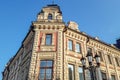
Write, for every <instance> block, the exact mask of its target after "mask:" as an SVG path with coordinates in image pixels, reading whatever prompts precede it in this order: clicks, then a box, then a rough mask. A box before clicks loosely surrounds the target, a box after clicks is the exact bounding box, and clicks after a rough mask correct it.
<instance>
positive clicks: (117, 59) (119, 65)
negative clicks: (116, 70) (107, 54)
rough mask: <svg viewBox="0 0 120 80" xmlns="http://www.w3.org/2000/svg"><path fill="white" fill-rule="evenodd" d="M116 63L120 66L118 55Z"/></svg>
mask: <svg viewBox="0 0 120 80" xmlns="http://www.w3.org/2000/svg"><path fill="white" fill-rule="evenodd" d="M115 63H116V66H120V63H119V58H118V57H115Z"/></svg>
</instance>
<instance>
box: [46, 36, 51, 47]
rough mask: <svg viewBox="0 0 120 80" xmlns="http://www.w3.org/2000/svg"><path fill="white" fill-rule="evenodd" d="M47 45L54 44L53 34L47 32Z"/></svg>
mask: <svg viewBox="0 0 120 80" xmlns="http://www.w3.org/2000/svg"><path fill="white" fill-rule="evenodd" d="M46 45H52V34H46Z"/></svg>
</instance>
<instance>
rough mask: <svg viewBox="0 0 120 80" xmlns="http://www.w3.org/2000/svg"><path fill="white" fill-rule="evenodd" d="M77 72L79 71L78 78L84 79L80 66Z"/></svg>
mask: <svg viewBox="0 0 120 80" xmlns="http://www.w3.org/2000/svg"><path fill="white" fill-rule="evenodd" d="M78 72H79V80H84V77H83V69H82V67H79V68H78Z"/></svg>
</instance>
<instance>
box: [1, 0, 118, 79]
mask: <svg viewBox="0 0 120 80" xmlns="http://www.w3.org/2000/svg"><path fill="white" fill-rule="evenodd" d="M50 3H52V0H0V35H1V37H0V55H1V56H0V72H2V71H3V69H4V66H5V64H6V63H7V62H8V60H9V59H10V58H11V57H12V56H13V55H15V53H16V52H17V50H18V49H19V47H20V45H21V42H22V40H23V39H24V37H25V35H26V34H27V32H28V30H29V27H30V25H31V22H32V21H35V20H36V16H37V14H38V13H39V11H40V10H41V8H42V7H43V6H46V5H47V4H50ZM55 3H57V4H58V5H59V6H60V7H61V10H62V13H63V20H64V22H66V23H67V22H68V21H75V22H77V23H78V24H79V29H80V31H84V32H86V33H87V34H89V35H91V36H93V37H96V36H98V37H99V38H100V40H102V41H104V42H107V43H110V44H112V43H115V40H116V39H117V38H119V37H120V0H55ZM1 79H2V76H1V74H0V80H1Z"/></svg>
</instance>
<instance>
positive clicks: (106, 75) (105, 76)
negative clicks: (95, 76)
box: [101, 71, 107, 80]
mask: <svg viewBox="0 0 120 80" xmlns="http://www.w3.org/2000/svg"><path fill="white" fill-rule="evenodd" d="M103 74H105V77H106V79H103ZM101 75H102V80H107V73H106V72H102V71H101Z"/></svg>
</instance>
